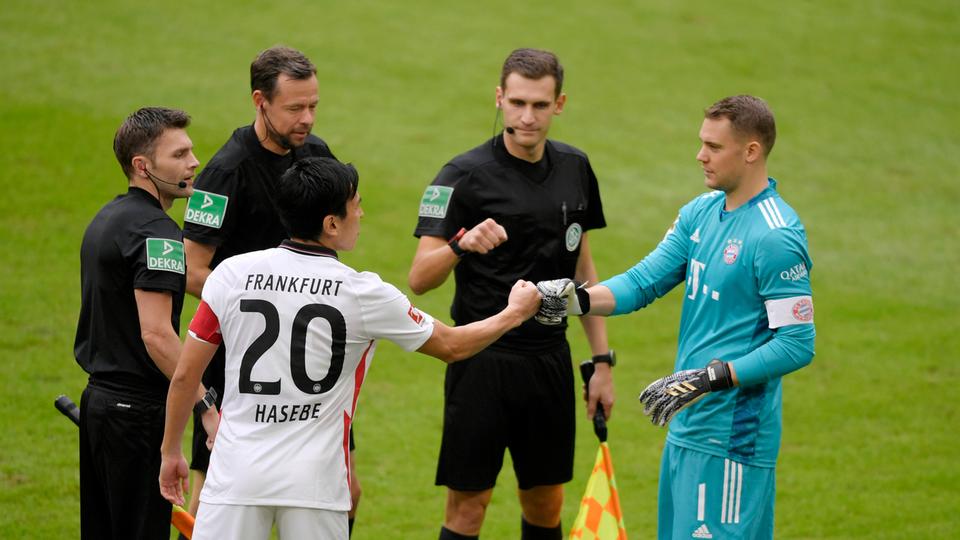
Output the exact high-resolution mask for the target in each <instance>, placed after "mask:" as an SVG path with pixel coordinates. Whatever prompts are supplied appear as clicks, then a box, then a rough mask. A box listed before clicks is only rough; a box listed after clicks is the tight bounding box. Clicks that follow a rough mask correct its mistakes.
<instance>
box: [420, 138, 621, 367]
mask: <svg viewBox="0 0 960 540" xmlns="http://www.w3.org/2000/svg"><path fill="white" fill-rule="evenodd" d="M488 217H489V218H493V219H494V220H495V221H496V222H497V223H499V224H500V225H502V226H503V227H504V228H505V229H506V231H507V241H506V242H504V243H503V244H501V245H499V246H497V247H496V248H495V249H494V250H493V251H491V252H490V253H487V254H486V255H480V254H476V253H469V254H467V255H465V256H464V257H463V259H462V260H461V261H460V262H459V263H457V266H455V267H454V279H455V281H456V292H455V293H454V298H453V305H452V307H451V316H452V317H453V320H454V321H455V322H456V323H457V324H458V325H464V324H468V323H471V322H473V321H477V320H480V319H483V318H486V317H489V316H491V315H494V314H496V313H497V312H499V311H500V310H502V309H503V308H504V307H505V306H506V305H507V297H508V296H509V293H510V288H511V287H512V286H513V284H514V283H515V282H516V281H517V280H518V279H525V280H529V281H533V282H537V281H541V280H545V279H556V278H561V277H568V278H573V277H574V274H575V273H576V265H577V258H578V257H579V256H580V239H581V236H582V234H583V233H584V232H586V231H588V230H591V229H598V228H602V227H604V226H606V221H605V219H604V216H603V205H602V204H601V202H600V189H599V186H598V185H597V178H596V176H595V175H594V173H593V169H592V168H591V167H590V161H589V160H588V159H587V156H586V154H584V153H583V152H581V151H580V150H578V149H576V148H574V147H572V146H569V145H566V144H563V143H560V142H556V141H550V140H548V141H547V143H546V149H545V152H544V158H543V159H542V160H541V161H540V162H538V163H529V162H527V161H524V160H521V159H518V158H515V157H514V156H511V155H510V154H509V153H508V152H507V150H506V147H505V146H504V143H503V139H502V136H499V135H498V136H497V137H495V138H494V139H491V140H490V141H487V142H485V143H483V144H481V145H480V146H478V147H476V148H474V149H473V150H470V151H468V152H466V153H464V154H461V155H459V156H457V157H455V158H454V159H453V160H451V161H450V162H449V163H447V164H446V165H445V166H444V167H443V168H442V169H441V170H440V173H439V174H438V175H437V177H436V179H434V181H433V183H432V184H431V185H430V186H429V187H427V189H426V191H425V192H424V195H423V198H422V199H421V202H420V212H419V221H418V223H417V228H416V230H415V231H414V235H415V236H417V237H420V236H424V235H426V236H438V237H441V238H450V237H452V236H453V235H454V234H456V233H457V231H459V230H460V228H461V227H464V228H466V229H470V228H472V227H473V226H475V225H477V224H478V223H480V222H481V221H483V220H484V219H486V218H488ZM565 330H566V324H565V323H564V324H563V325H560V326H545V325H542V324H539V323H537V322H535V321H533V320H532V319H531V320H529V321H527V322H526V323H524V324H523V325H521V326H520V327H518V328H516V329H514V330H511V331H510V332H508V333H507V334H506V335H504V337H503V338H501V339H500V341H498V342H497V344H495V346H499V347H508V348H511V349H514V350H517V349H519V350H538V349H539V350H542V349H544V348H551V347H554V346H556V344H557V343H558V339H559V340H562V339H563V336H564V332H565Z"/></svg>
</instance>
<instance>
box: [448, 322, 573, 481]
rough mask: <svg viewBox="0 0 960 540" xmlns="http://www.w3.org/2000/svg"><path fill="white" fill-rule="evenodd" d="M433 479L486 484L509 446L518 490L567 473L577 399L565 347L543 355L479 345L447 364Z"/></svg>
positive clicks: (568, 476) (570, 474) (494, 475)
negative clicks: (468, 355)
mask: <svg viewBox="0 0 960 540" xmlns="http://www.w3.org/2000/svg"><path fill="white" fill-rule="evenodd" d="M444 393H445V401H444V414H443V439H442V442H441V445H440V457H439V460H438V463H437V477H436V484H437V485H438V486H447V487H449V488H451V489H454V490H457V491H481V490H486V489H490V488H493V487H494V485H496V482H497V476H498V474H499V473H500V469H501V468H502V467H503V456H504V450H505V449H509V450H510V456H511V457H512V458H513V469H514V472H515V474H516V476H517V483H518V485H519V487H520V489H530V488H533V487H536V486H545V485H554V484H563V483H566V482H569V481H570V479H571V478H573V449H574V435H575V429H576V421H575V416H574V415H575V411H574V409H575V406H576V396H575V391H574V383H573V369H572V367H571V361H570V346H569V345H568V344H567V343H566V341H564V342H563V344H562V346H560V347H558V348H556V349H554V350H551V351H547V352H544V353H539V354H538V353H512V352H505V351H502V350H493V349H486V350H484V351H481V352H480V353H479V354H477V355H476V356H474V357H472V358H470V359H467V360H464V361H462V362H456V363H454V364H450V365H449V366H447V374H446V381H445V384H444Z"/></svg>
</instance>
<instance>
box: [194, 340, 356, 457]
mask: <svg viewBox="0 0 960 540" xmlns="http://www.w3.org/2000/svg"><path fill="white" fill-rule="evenodd" d="M223 350H224V349H223V347H220V348H219V349H217V353H216V354H215V355H214V357H213V360H211V361H210V364H209V365H208V366H207V370H206V371H204V372H203V385H204V386H205V387H207V388H214V389H216V391H217V409H219V408H220V406H221V405H222V404H223V385H224V380H223V372H224V368H225V362H224V356H223ZM355 447H356V446H355V445H354V442H353V427H352V426H351V428H350V451H351V452H353V449H354V448H355ZM209 466H210V450H207V430H205V429H203V422H202V421H201V420H200V415H198V414H196V413H194V415H193V451H192V452H191V455H190V469H192V470H194V471H201V472H203V473H206V472H207V468H208V467H209Z"/></svg>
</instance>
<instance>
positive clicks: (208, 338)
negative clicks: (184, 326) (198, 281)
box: [189, 300, 223, 345]
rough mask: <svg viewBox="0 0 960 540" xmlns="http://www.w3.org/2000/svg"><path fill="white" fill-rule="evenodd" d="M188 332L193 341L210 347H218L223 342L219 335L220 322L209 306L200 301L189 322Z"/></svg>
mask: <svg viewBox="0 0 960 540" xmlns="http://www.w3.org/2000/svg"><path fill="white" fill-rule="evenodd" d="M189 332H190V335H191V336H192V337H193V338H194V339H197V340H200V341H203V342H205V343H209V344H211V345H219V344H220V343H221V342H223V336H222V335H221V334H220V320H219V319H217V314H216V313H214V312H213V310H212V309H210V306H208V305H207V303H206V302H204V301H202V300H201V301H200V305H199V306H197V313H196V314H195V315H194V316H193V320H191V321H190V329H189Z"/></svg>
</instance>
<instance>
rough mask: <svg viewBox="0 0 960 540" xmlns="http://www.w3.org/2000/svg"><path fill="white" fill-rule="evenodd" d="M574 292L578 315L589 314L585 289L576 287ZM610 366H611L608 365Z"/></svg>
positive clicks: (587, 296)
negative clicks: (578, 308) (578, 309)
mask: <svg viewBox="0 0 960 540" xmlns="http://www.w3.org/2000/svg"><path fill="white" fill-rule="evenodd" d="M574 292H575V293H577V303H578V304H580V313H581V314H582V315H589V314H590V293H588V292H587V288H586V287H583V286H577V288H576V289H574ZM610 365H611V366H612V365H613V364H610Z"/></svg>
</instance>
